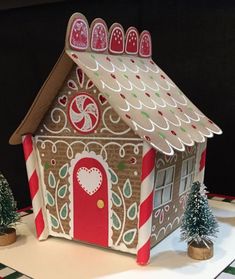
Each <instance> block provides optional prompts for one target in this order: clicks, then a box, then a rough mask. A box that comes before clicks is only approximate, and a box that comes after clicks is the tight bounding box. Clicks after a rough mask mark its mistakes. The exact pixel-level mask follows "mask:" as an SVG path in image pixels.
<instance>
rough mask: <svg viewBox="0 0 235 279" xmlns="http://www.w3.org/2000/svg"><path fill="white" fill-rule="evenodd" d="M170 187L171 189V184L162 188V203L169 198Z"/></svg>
mask: <svg viewBox="0 0 235 279" xmlns="http://www.w3.org/2000/svg"><path fill="white" fill-rule="evenodd" d="M171 189H172V184H170V185H169V186H167V187H166V188H164V190H163V197H162V203H165V202H168V201H169V200H170V199H171Z"/></svg>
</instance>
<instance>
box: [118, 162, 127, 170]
mask: <svg viewBox="0 0 235 279" xmlns="http://www.w3.org/2000/svg"><path fill="white" fill-rule="evenodd" d="M117 168H118V170H120V171H122V170H124V169H125V168H126V165H125V163H124V162H120V163H118V165H117Z"/></svg>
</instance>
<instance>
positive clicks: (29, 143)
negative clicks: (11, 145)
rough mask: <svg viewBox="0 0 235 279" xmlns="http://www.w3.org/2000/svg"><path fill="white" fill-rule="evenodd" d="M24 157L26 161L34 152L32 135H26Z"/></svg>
mask: <svg viewBox="0 0 235 279" xmlns="http://www.w3.org/2000/svg"><path fill="white" fill-rule="evenodd" d="M23 147H24V157H25V161H27V160H28V158H29V156H30V154H31V153H32V152H33V142H32V137H31V135H26V136H25V138H24V139H23Z"/></svg>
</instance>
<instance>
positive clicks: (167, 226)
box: [151, 145, 197, 247]
mask: <svg viewBox="0 0 235 279" xmlns="http://www.w3.org/2000/svg"><path fill="white" fill-rule="evenodd" d="M196 152H197V145H194V146H193V147H186V150H185V151H184V152H179V151H177V152H175V154H174V155H173V156H167V155H164V154H163V153H160V152H158V153H157V156H156V173H157V172H158V171H159V170H161V169H165V168H168V167H170V166H175V173H174V185H173V193H172V200H171V201H170V202H169V203H166V204H164V205H163V206H160V207H158V208H156V209H154V210H153V215H152V234H151V247H153V246H155V245H156V244H157V243H159V242H160V241H161V240H162V239H163V238H165V237H166V236H167V235H169V234H170V233H171V232H172V231H174V230H175V229H176V228H178V227H179V226H180V224H181V218H182V214H183V212H184V208H185V203H186V200H187V195H188V192H185V193H182V194H180V193H179V188H180V178H181V168H182V162H183V160H185V159H187V158H190V157H194V164H195V161H196Z"/></svg>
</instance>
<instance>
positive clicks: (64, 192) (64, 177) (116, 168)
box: [35, 66, 142, 250]
mask: <svg viewBox="0 0 235 279" xmlns="http://www.w3.org/2000/svg"><path fill="white" fill-rule="evenodd" d="M79 93H85V94H86V95H84V98H86V96H90V97H91V98H92V100H94V101H95V104H96V105H97V107H98V108H99V121H98V124H96V126H95V124H94V126H95V128H94V129H93V131H92V132H91V133H86V134H84V133H83V132H82V133H81V132H80V131H79V130H78V129H77V128H79V129H80V130H81V129H83V128H84V129H85V128H86V127H85V126H86V125H85V124H83V122H81V123H80V122H79V127H76V126H75V124H74V123H73V122H72V121H71V115H70V116H69V113H70V111H71V110H73V111H75V113H78V112H79V113H78V114H76V116H77V115H79V117H80V116H81V115H82V113H83V115H82V116H83V117H84V115H85V117H88V118H89V119H88V120H89V121H87V123H88V124H87V127H88V128H90V126H92V125H93V123H96V120H97V119H96V116H97V114H95V113H93V112H94V111H93V110H94V106H93V107H92V106H90V102H91V101H90V99H89V98H88V100H86V102H84V105H83V107H82V108H81V107H80V108H79V107H77V106H76V102H75V101H73V100H74V98H75V97H76V96H77V95H78V94H79ZM72 104H73V105H72ZM91 111H92V112H91ZM89 113H90V115H89ZM92 113H93V114H92ZM87 114H88V116H87ZM91 114H92V115H91ZM94 115H95V117H93V116H94ZM89 125H90V126H89ZM35 135H36V137H35V138H36V146H37V154H38V159H39V164H40V176H41V181H42V184H43V188H44V192H45V194H44V196H45V202H46V208H47V212H48V218H49V224H51V225H50V227H51V234H52V235H56V234H59V235H61V236H64V237H72V235H71V222H72V220H71V218H70V213H71V201H70V199H71V198H70V194H71V188H70V186H71V185H70V182H69V168H70V165H71V160H72V159H73V158H74V157H75V155H76V154H77V153H82V152H83V151H84V150H85V151H87V152H91V151H94V152H95V153H96V154H99V155H101V156H102V157H103V159H104V160H105V161H106V162H107V164H108V166H109V167H110V169H111V170H112V171H113V174H114V175H113V176H112V177H113V181H112V188H111V193H110V196H111V197H112V198H111V200H110V202H111V203H112V209H111V220H110V223H112V224H113V225H112V227H111V231H112V232H111V238H112V240H111V242H112V245H113V246H115V247H117V246H120V247H122V248H120V249H121V250H125V249H126V248H128V249H130V248H136V246H137V239H138V231H137V224H138V206H139V200H140V196H139V195H140V183H141V180H140V176H141V157H142V140H140V139H139V138H137V137H136V135H135V134H134V133H133V132H132V131H131V130H130V129H129V127H128V126H127V125H126V124H125V123H124V122H123V121H122V120H121V119H120V118H119V117H118V115H117V114H116V113H115V112H114V111H113V109H112V108H111V107H110V106H109V104H108V102H107V100H106V97H105V96H103V95H102V94H101V93H100V92H99V91H98V90H97V88H96V87H95V86H94V84H93V82H92V81H91V80H89V79H88V78H87V77H86V76H85V75H84V74H83V72H82V71H81V70H80V69H79V68H78V67H77V66H74V67H73V68H72V70H71V73H70V74H69V75H68V77H67V78H66V80H65V83H64V85H63V86H62V88H61V90H60V92H59V93H58V95H57V97H56V98H55V100H54V101H53V103H52V105H51V108H50V110H49V111H48V112H47V114H46V116H45V117H44V119H43V120H42V122H41V124H40V125H39V127H38V129H37V131H36V133H35ZM115 179H116V180H115ZM61 214H62V215H61ZM91 222H92V220H91Z"/></svg>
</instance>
